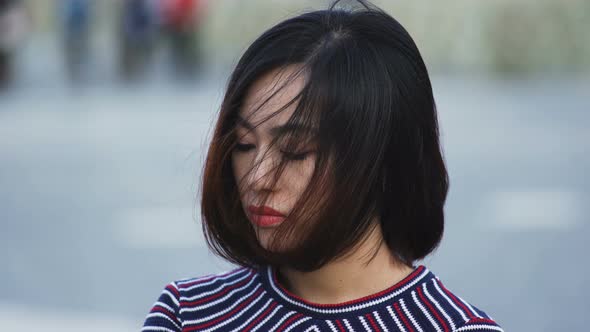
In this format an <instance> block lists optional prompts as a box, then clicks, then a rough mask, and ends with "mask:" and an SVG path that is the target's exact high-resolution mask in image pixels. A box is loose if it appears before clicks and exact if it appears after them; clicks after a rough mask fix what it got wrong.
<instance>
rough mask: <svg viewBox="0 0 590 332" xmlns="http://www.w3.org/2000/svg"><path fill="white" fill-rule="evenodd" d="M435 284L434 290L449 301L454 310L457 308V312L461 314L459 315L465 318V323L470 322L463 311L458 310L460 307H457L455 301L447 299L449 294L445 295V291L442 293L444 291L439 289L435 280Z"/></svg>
mask: <svg viewBox="0 0 590 332" xmlns="http://www.w3.org/2000/svg"><path fill="white" fill-rule="evenodd" d="M433 283H434V288H436V291H437V292H438V293H439V294H440V295H442V296H443V297H444V298H445V299H446V300H447V302H449V303H450V304H451V306H452V307H453V308H455V310H457V312H459V314H460V315H461V317H463V320H464V321H468V320H469V319H468V318H467V316H465V313H464V312H463V310H460V309H459V308H458V307H457V306H456V305H455V302H454V301H452V300H451V299H449V298H448V297H447V294H445V292H443V291H442V289H440V287H438V283H437V282H436V280H433Z"/></svg>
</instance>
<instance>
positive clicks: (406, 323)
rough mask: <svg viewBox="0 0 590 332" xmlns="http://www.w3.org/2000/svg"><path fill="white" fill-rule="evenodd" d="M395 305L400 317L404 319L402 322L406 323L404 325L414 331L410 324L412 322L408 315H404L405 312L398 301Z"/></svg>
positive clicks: (411, 331)
mask: <svg viewBox="0 0 590 332" xmlns="http://www.w3.org/2000/svg"><path fill="white" fill-rule="evenodd" d="M393 307H394V308H395V311H397V315H398V316H399V318H401V319H402V322H403V323H404V326H405V327H406V328H407V329H408V331H410V332H414V329H413V328H412V326H411V325H410V323H409V322H408V320H407V319H406V315H404V313H403V312H402V311H401V310H400V309H399V306H398V305H397V303H394V304H393Z"/></svg>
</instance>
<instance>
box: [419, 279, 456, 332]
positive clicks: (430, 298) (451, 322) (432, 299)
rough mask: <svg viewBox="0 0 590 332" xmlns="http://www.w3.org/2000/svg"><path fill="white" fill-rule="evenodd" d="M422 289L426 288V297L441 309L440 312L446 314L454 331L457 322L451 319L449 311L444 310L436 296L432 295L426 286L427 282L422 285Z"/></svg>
mask: <svg viewBox="0 0 590 332" xmlns="http://www.w3.org/2000/svg"><path fill="white" fill-rule="evenodd" d="M422 289H423V290H424V294H426V297H427V298H428V299H429V300H430V302H432V303H434V305H435V306H436V307H437V308H438V310H440V312H441V313H442V314H443V316H445V318H446V319H447V321H448V322H449V323H450V324H451V331H454V330H455V323H453V321H452V320H451V318H450V317H449V315H447V313H446V312H445V311H444V310H443V308H442V307H441V306H440V304H439V303H438V302H437V301H436V300H435V299H434V297H432V296H430V293H429V292H428V289H427V288H426V284H424V285H422Z"/></svg>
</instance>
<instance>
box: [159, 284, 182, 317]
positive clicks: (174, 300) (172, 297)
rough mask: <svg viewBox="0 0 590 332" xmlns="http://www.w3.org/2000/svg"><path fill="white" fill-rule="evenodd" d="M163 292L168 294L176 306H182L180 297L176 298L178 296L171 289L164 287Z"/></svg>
mask: <svg viewBox="0 0 590 332" xmlns="http://www.w3.org/2000/svg"><path fill="white" fill-rule="evenodd" d="M162 294H166V295H168V297H169V298H170V299H171V300H172V302H173V303H174V305H175V306H176V307H179V306H180V304H179V303H178V299H177V298H176V296H175V295H174V294H172V293H171V292H170V291H169V290H167V289H164V290H163V291H162ZM172 312H174V310H172Z"/></svg>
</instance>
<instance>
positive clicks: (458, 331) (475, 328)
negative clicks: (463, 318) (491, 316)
mask: <svg viewBox="0 0 590 332" xmlns="http://www.w3.org/2000/svg"><path fill="white" fill-rule="evenodd" d="M486 330H488V331H499V332H504V330H502V328H501V327H498V326H493V325H469V326H463V327H460V328H458V329H456V330H455V331H454V332H461V331H486Z"/></svg>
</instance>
